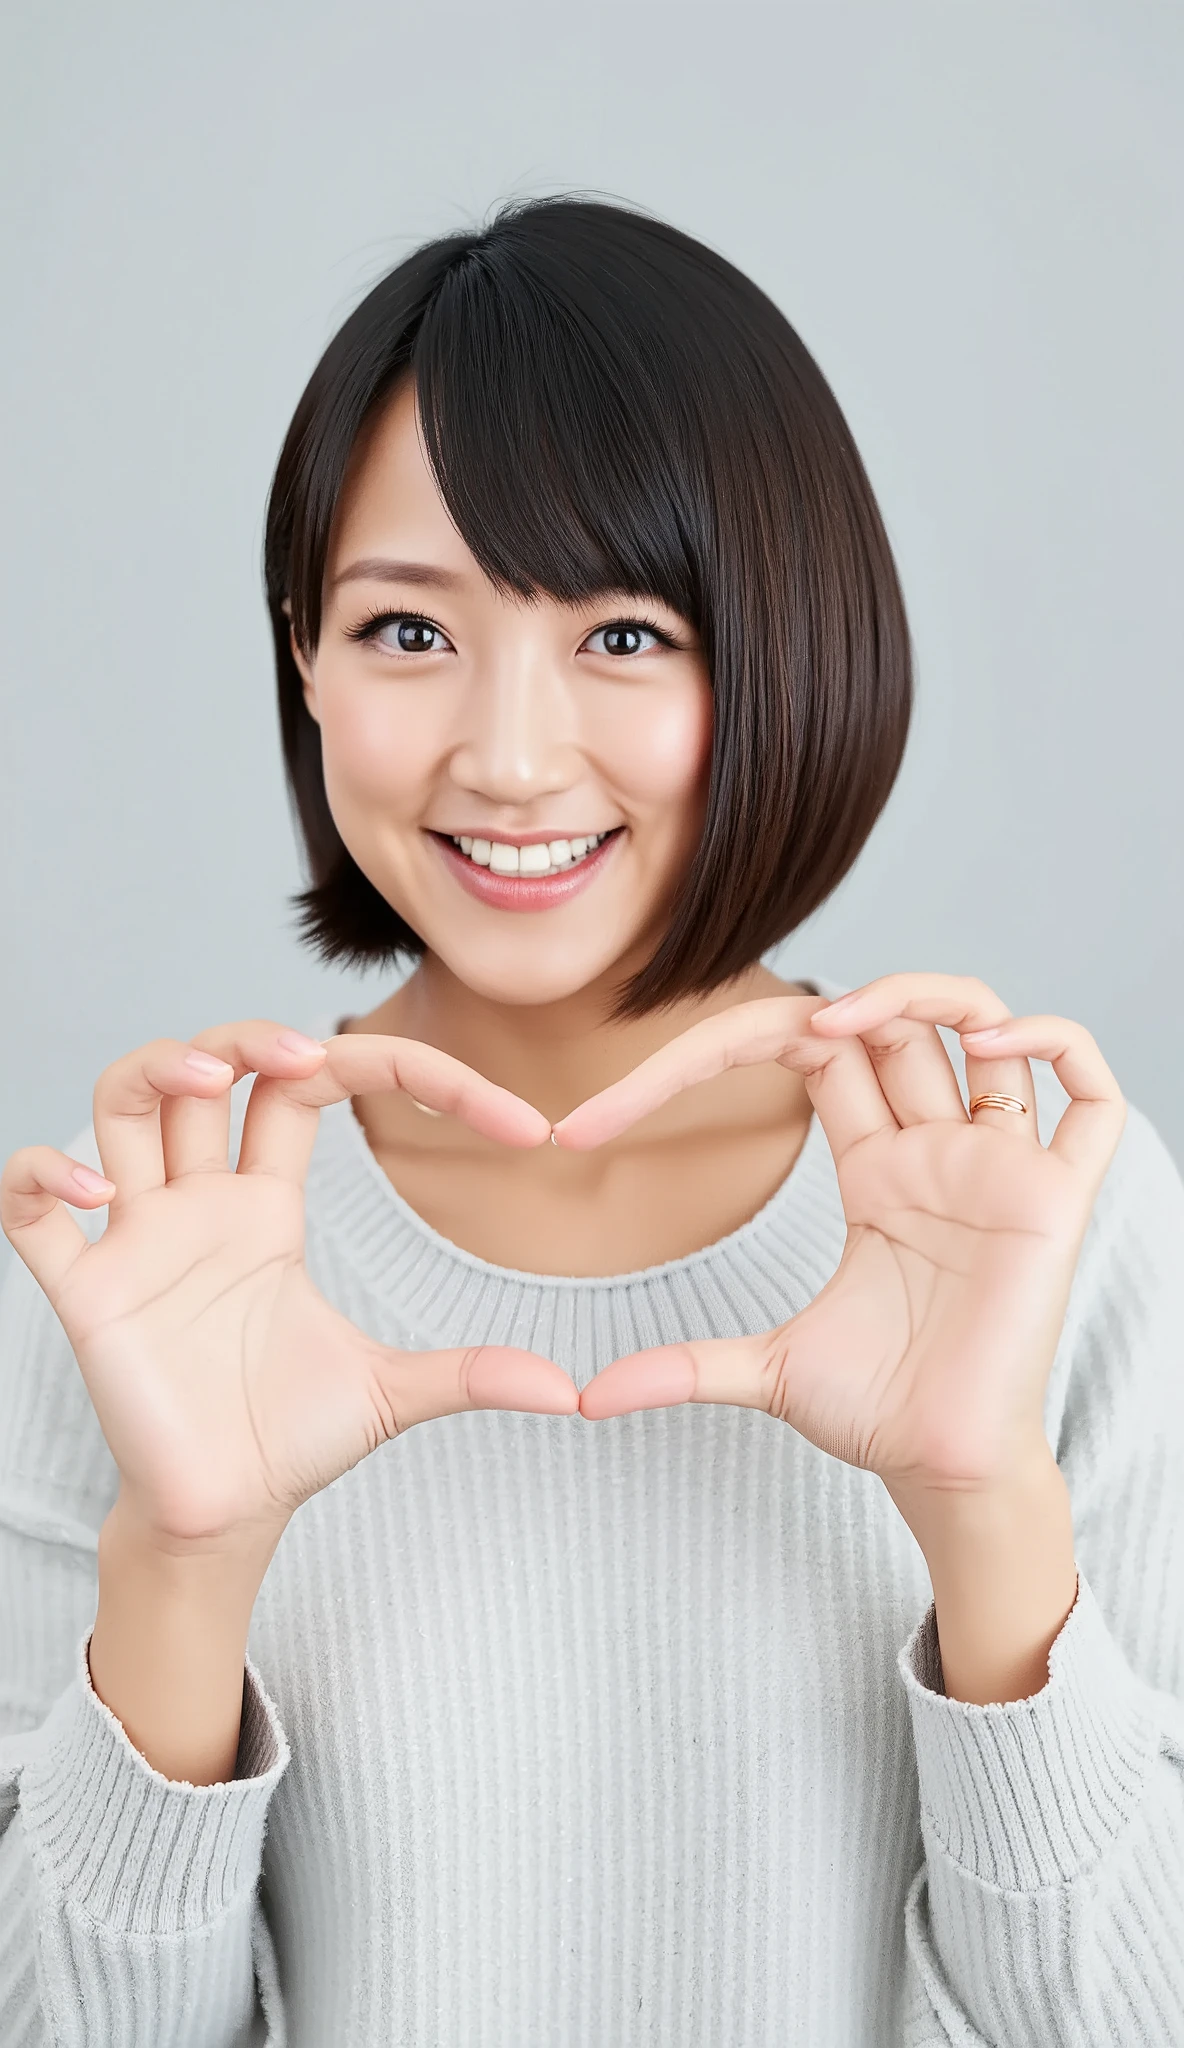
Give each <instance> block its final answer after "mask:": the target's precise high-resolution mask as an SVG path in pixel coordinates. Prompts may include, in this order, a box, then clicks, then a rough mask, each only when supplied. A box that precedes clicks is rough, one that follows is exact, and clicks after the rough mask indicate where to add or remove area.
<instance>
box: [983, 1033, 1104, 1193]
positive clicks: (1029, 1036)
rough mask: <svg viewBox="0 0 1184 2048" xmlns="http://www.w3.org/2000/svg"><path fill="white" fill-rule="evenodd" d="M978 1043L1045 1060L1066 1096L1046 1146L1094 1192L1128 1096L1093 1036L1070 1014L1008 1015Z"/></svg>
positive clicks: (1031, 1058)
mask: <svg viewBox="0 0 1184 2048" xmlns="http://www.w3.org/2000/svg"><path fill="white" fill-rule="evenodd" d="M967 1035H968V1034H967ZM976 1043H977V1044H978V1045H980V1046H985V1047H986V1048H989V1050H990V1051H991V1053H992V1054H995V1052H996V1051H1001V1052H1006V1053H1007V1054H1008V1055H1009V1056H1010V1057H1011V1058H1020V1057H1022V1058H1024V1059H1025V1060H1033V1059H1038V1060H1048V1062H1049V1063H1050V1065H1051V1067H1052V1070H1053V1072H1054V1074H1055V1075H1056V1077H1057V1080H1058V1081H1059V1082H1060V1084H1061V1086H1062V1088H1063V1089H1064V1090H1065V1093H1066V1094H1067V1095H1068V1096H1069V1098H1070V1100H1069V1103H1068V1105H1067V1107H1066V1108H1065V1109H1064V1110H1062V1112H1061V1117H1060V1121H1059V1123H1058V1124H1057V1127H1056V1130H1055V1131H1054V1132H1053V1134H1052V1137H1051V1138H1050V1139H1049V1142H1048V1146H1047V1148H1046V1149H1047V1150H1048V1151H1049V1152H1055V1153H1056V1155H1057V1157H1058V1158H1059V1159H1064V1160H1065V1161H1066V1162H1067V1163H1068V1164H1069V1165H1070V1166H1073V1167H1075V1168H1077V1169H1079V1170H1080V1171H1082V1172H1084V1173H1085V1174H1086V1175H1087V1176H1088V1177H1089V1180H1090V1181H1091V1183H1092V1184H1093V1186H1094V1189H1095V1192H1096V1190H1097V1188H1099V1187H1100V1186H1101V1184H1102V1180H1103V1179H1104V1177H1105V1173H1106V1169H1107V1167H1108V1166H1109V1164H1110V1161H1111V1160H1112V1159H1113V1157H1114V1153H1115V1150H1116V1148H1117V1145H1118V1140H1119V1139H1120V1137H1121V1136H1122V1131H1123V1126H1124V1124H1125V1123H1126V1098H1125V1096H1124V1095H1123V1093H1122V1090H1121V1088H1120V1087H1119V1085H1118V1082H1117V1081H1116V1080H1115V1078H1114V1075H1113V1074H1112V1073H1111V1071H1110V1068H1109V1067H1108V1066H1107V1064H1106V1062H1105V1060H1104V1059H1103V1058H1102V1054H1101V1052H1100V1050H1099V1048H1098V1044H1097V1041H1096V1039H1095V1038H1093V1037H1092V1035H1091V1034H1090V1033H1089V1032H1088V1031H1087V1030H1086V1029H1085V1026H1084V1025H1083V1024H1077V1023H1074V1022H1073V1021H1072V1020H1071V1019H1070V1018H1068V1017H1012V1018H1009V1019H1008V1021H1007V1023H1006V1024H1005V1025H1001V1026H999V1027H997V1029H996V1030H995V1031H993V1032H992V1035H991V1037H990V1038H989V1039H987V1040H983V1039H978V1040H977V1041H976ZM990 1064H991V1065H992V1066H994V1065H995V1064H996V1062H995V1059H994V1058H992V1060H991V1062H990ZM983 1113H984V1112H982V1111H980V1112H979V1114H980V1115H982V1114H983ZM975 1121H976V1123H977V1121H978V1118H977V1117H976V1118H975ZM1016 1121H1017V1122H1018V1118H1017V1119H1016Z"/></svg>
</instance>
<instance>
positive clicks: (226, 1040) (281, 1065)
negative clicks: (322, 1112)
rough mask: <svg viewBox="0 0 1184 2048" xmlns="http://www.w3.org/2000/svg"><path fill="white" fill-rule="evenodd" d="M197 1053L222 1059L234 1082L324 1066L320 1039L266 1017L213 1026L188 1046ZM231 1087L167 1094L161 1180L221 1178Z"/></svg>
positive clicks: (288, 1075)
mask: <svg viewBox="0 0 1184 2048" xmlns="http://www.w3.org/2000/svg"><path fill="white" fill-rule="evenodd" d="M189 1043H190V1045H191V1046H192V1047H193V1048H194V1049H195V1050H196V1051H198V1052H206V1053H210V1054H212V1055H213V1056H214V1057H215V1058H216V1059H221V1060H225V1061H226V1062H227V1064H228V1065H229V1066H231V1067H233V1069H234V1080H235V1081H238V1080H241V1079H242V1077H243V1076H244V1075H246V1074H269V1075H274V1076H277V1077H278V1078H279V1079H281V1080H290V1079H292V1078H293V1077H295V1076H300V1077H301V1078H303V1077H305V1076H307V1075H309V1074H312V1073H315V1072H316V1071H317V1068H318V1067H320V1066H322V1065H323V1064H324V1061H325V1057H326V1054H325V1047H324V1045H323V1044H322V1043H321V1041H320V1040H319V1039H316V1038H306V1037H305V1036H304V1033H303V1032H301V1031H294V1030H293V1029H292V1028H291V1026H290V1025H287V1024H279V1023H276V1022H275V1021H274V1019H271V1018H267V1017H250V1018H246V1019H243V1020H241V1021H240V1022H239V1023H236V1024H216V1025H213V1026H212V1027H210V1028H209V1029H208V1030H205V1031H197V1032H195V1033H194V1035H193V1037H192V1038H191V1039H190V1041H189ZM233 1085H234V1083H233V1082H232V1083H231V1084H230V1086H228V1087H225V1088H222V1089H220V1090H219V1092H218V1093H217V1094H216V1095H213V1096H210V1095H207V1096H204V1097H203V1096H200V1095H169V1096H165V1097H164V1098H163V1100H162V1101H161V1105H160V1130H161V1143H162V1147H163V1153H164V1170H165V1177H166V1179H168V1180H177V1179H179V1178H180V1177H181V1175H182V1174H187V1173H210V1172H220V1173H225V1172H227V1171H228V1167H229V1157H228V1155H229V1150H230V1108H231V1105H230V1087H232V1086H233Z"/></svg>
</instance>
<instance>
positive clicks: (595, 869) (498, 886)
mask: <svg viewBox="0 0 1184 2048" xmlns="http://www.w3.org/2000/svg"><path fill="white" fill-rule="evenodd" d="M623 837H624V834H623V833H621V832H615V833H614V834H613V835H612V837H611V838H610V839H603V840H602V841H601V843H600V845H599V846H598V847H597V849H596V851H595V853H590V854H588V855H587V857H586V858H585V859H584V860H582V861H581V862H580V864H579V866H578V867H576V868H569V869H568V870H567V871H566V872H565V873H561V874H558V875H530V876H527V877H526V878H523V877H522V876H519V875H494V874H491V873H490V871H489V869H488V868H479V867H478V866H477V863H476V861H472V860H470V859H469V858H468V855H467V854H464V853H462V852H461V850H460V848H459V846H454V845H453V844H452V841H451V839H448V838H446V837H445V835H444V834H443V833H442V832H429V833H428V838H429V839H430V840H431V841H432V842H433V844H434V845H436V846H438V847H439V849H440V852H441V854H442V855H443V858H444V860H445V862H446V864H447V866H448V867H449V868H450V869H451V871H452V873H453V874H454V875H455V877H456V879H457V881H458V882H459V883H460V885H461V888H462V889H467V890H468V892H469V895H470V896H475V897H476V898H477V901H478V903H488V904H491V905H492V907H493V908H494V909H495V910H554V909H556V908H557V907H558V905H559V904H560V903H567V902H569V901H570V899H571V898H572V897H573V896H578V895H579V893H580V891H581V889H586V888H587V886H588V884H589V882H592V881H594V880H595V878H596V876H597V875H598V874H599V873H600V870H601V868H602V867H603V866H604V863H605V861H606V860H607V859H608V858H609V856H610V855H611V853H612V851H613V848H614V847H615V845H616V843H617V841H618V839H621V838H623ZM518 843H519V842H518V841H517V840H515V841H514V844H516V845H517V844H518ZM530 843H531V842H530V840H529V839H528V838H525V837H524V838H523V840H522V841H521V844H522V845H524V846H525V845H529V844H530Z"/></svg>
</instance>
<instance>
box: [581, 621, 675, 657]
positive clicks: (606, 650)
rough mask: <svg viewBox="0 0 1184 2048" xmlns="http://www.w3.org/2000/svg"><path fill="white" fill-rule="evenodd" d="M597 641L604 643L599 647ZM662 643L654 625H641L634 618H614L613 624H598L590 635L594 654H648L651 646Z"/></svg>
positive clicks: (590, 644) (590, 645) (589, 638)
mask: <svg viewBox="0 0 1184 2048" xmlns="http://www.w3.org/2000/svg"><path fill="white" fill-rule="evenodd" d="M597 641H600V642H602V643H603V644H602V645H601V646H599V647H598V646H597V645H596V642H597ZM661 644H662V643H661V639H660V636H659V635H658V634H657V633H656V632H655V631H654V629H653V627H652V626H642V625H639V624H638V623H637V621H636V620H633V619H614V620H613V622H612V625H611V626H598V627H597V628H596V631H595V632H594V633H591V634H589V636H588V645H589V647H591V649H592V652H593V654H648V653H649V650H650V648H651V647H658V646H660V645H661Z"/></svg>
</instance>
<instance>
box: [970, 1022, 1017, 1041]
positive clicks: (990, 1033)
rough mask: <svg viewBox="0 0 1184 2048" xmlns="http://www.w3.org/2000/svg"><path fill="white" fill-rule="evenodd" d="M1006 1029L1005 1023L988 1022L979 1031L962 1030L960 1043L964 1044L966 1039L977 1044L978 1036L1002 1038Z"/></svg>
mask: <svg viewBox="0 0 1184 2048" xmlns="http://www.w3.org/2000/svg"><path fill="white" fill-rule="evenodd" d="M1006 1029H1007V1026H1006V1024H988V1025H985V1026H984V1028H983V1029H982V1030H981V1031H964V1032H963V1033H962V1043H963V1045H965V1044H966V1043H967V1042H968V1041H973V1042H974V1043H975V1044H977V1043H978V1041H979V1039H980V1038H1002V1036H1003V1033H1004V1032H1005V1031H1006Z"/></svg>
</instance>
